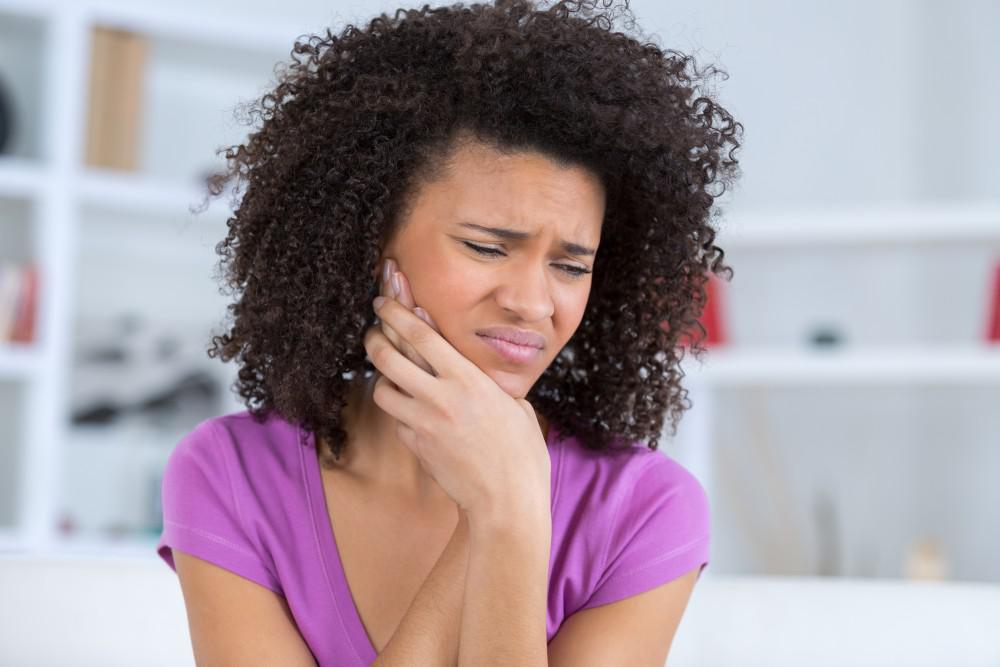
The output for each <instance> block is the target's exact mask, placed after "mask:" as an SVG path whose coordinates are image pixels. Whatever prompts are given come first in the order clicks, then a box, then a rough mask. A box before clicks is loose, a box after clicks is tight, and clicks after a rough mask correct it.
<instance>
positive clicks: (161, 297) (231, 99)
mask: <svg viewBox="0 0 1000 667" xmlns="http://www.w3.org/2000/svg"><path fill="white" fill-rule="evenodd" d="M96 26H101V27H108V28H118V29H122V30H127V31H132V32H137V33H141V34H142V35H144V36H145V37H146V38H147V39H148V43H149V57H148V61H147V64H146V69H145V77H144V90H143V91H142V97H143V102H144V104H143V105H142V112H143V113H142V133H141V141H140V153H139V156H138V157H139V169H138V170H137V171H135V172H127V173H126V172H119V171H116V170H110V169H99V168H94V167H89V166H86V165H85V163H84V138H85V131H86V114H87V94H88V93H87V91H88V85H89V83H88V81H89V71H90V36H91V29H92V28H93V27H96ZM317 27H318V26H317ZM305 32H309V26H303V25H294V26H293V25H291V24H289V25H280V23H275V22H274V21H266V22H264V21H261V22H253V21H249V20H247V19H246V18H245V17H233V16H231V15H224V14H216V15H213V14H212V10H211V9H206V10H205V11H199V12H198V13H197V14H192V13H189V12H185V11H183V10H179V9H178V10H174V9H165V8H162V7H160V8H157V7H148V6H146V7H142V6H130V5H127V4H126V3H109V2H83V3H77V2H70V1H68V0H49V1H37V0H30V1H26V0H0V78H2V79H3V82H4V83H5V84H7V87H8V88H10V91H9V92H10V93H11V94H12V96H13V98H14V101H15V109H14V111H15V123H17V129H16V131H17V134H16V135H15V137H14V139H15V140H14V142H13V144H12V145H11V146H10V151H9V152H7V153H5V154H3V155H0V261H2V260H16V261H21V260H25V261H34V262H35V263H36V264H37V265H38V267H39V273H40V278H41V284H40V294H39V303H38V312H37V316H36V340H35V341H34V342H33V343H32V344H30V345H16V344H10V343H0V550H17V551H29V552H45V553H60V554H67V555H70V554H74V553H90V552H99V553H107V554H113V553H118V554H123V555H126V554H127V555H138V556H142V557H153V553H152V545H153V543H154V542H155V539H156V534H158V533H156V531H155V530H154V528H155V527H154V526H150V525H149V524H148V520H149V514H150V512H151V510H152V509H153V508H152V507H151V506H150V498H149V496H148V493H146V492H147V491H148V490H149V488H150V485H151V484H153V483H154V482H155V480H156V477H155V471H156V470H157V468H158V467H159V468H162V465H163V463H164V462H165V460H166V456H167V455H168V454H169V451H170V448H171V447H172V445H173V444H174V443H175V442H176V440H177V438H178V437H179V434H180V433H181V432H183V431H184V430H185V428H184V427H185V425H184V424H177V425H174V426H173V427H172V428H170V427H163V428H159V429H157V428H155V427H154V426H152V425H145V424H143V423H141V420H139V419H129V418H127V417H126V418H121V419H119V420H118V421H117V422H116V424H117V427H116V428H111V429H104V430H102V429H100V428H91V427H82V426H80V425H74V424H73V421H72V419H71V415H72V412H73V407H74V406H73V400H74V386H75V385H74V383H75V382H79V381H80V378H79V377H76V376H77V375H78V366H77V363H78V361H79V360H78V354H79V351H78V350H77V344H78V342H79V341H78V338H79V334H80V332H81V327H85V326H87V325H90V324H94V323H96V322H101V321H105V320H107V319H109V318H111V317H113V316H115V315H117V314H120V313H124V312H126V311H128V312H133V313H141V314H143V315H144V316H148V317H149V318H150V321H151V322H157V321H163V319H165V318H166V317H168V316H169V317H172V318H173V319H174V320H175V321H176V322H175V323H176V327H175V328H176V329H177V330H191V331H195V332H201V334H200V335H201V336H202V339H204V340H205V341H206V343H207V337H208V335H209V334H210V332H211V331H210V330H214V328H216V327H217V326H218V324H219V322H220V320H221V318H222V315H223V308H222V304H223V301H222V298H221V297H220V296H219V295H218V293H217V285H216V284H215V283H214V281H213V279H212V277H211V273H212V271H213V270H214V268H215V261H216V259H217V257H215V256H214V252H213V247H214V244H215V242H217V241H218V240H219V239H221V237H222V236H224V232H225V225H224V222H225V220H226V218H227V217H228V214H229V209H228V205H227V204H228V202H227V201H226V200H227V197H225V196H223V197H222V198H220V199H219V200H213V202H212V204H211V206H210V207H209V208H208V209H207V210H206V211H204V212H202V213H201V214H199V215H197V216H195V215H192V214H191V212H190V210H189V207H191V206H197V205H199V204H200V203H201V200H202V194H203V192H202V183H203V178H204V176H205V174H206V173H207V172H208V171H210V170H217V169H220V168H221V167H223V166H224V161H223V158H222V157H220V156H217V155H216V154H215V151H216V149H218V148H221V147H224V146H227V145H230V144H235V143H239V141H240V140H241V138H242V137H243V136H244V135H245V133H246V131H247V128H245V127H243V126H241V125H239V124H238V123H237V122H236V121H235V120H234V118H233V113H232V112H233V109H234V108H235V107H236V105H237V104H238V103H239V102H242V101H247V100H252V99H256V98H257V97H259V95H260V94H261V93H262V92H263V91H264V90H265V89H267V88H269V87H270V84H271V83H272V80H273V77H274V70H273V68H274V65H275V64H276V63H278V62H279V61H281V62H284V61H287V60H288V57H289V52H290V50H291V47H292V44H293V43H294V41H295V38H296V37H298V36H299V35H300V34H302V33H305ZM14 209H16V211H15V213H14V214H12V213H10V211H12V210H14ZM13 240H16V243H14V244H11V243H9V242H10V241H13ZM15 247H16V252H15V250H14V249H15ZM116 304H117V307H120V308H122V309H123V310H121V311H119V310H116ZM204 366H205V371H206V372H208V373H211V374H213V375H214V376H215V377H216V379H217V382H218V384H219V386H221V387H223V388H224V389H228V385H229V384H230V383H231V382H232V380H233V379H234V378H235V371H234V370H232V369H229V368H226V367H223V365H222V364H220V363H219V362H218V361H211V360H208V359H207V358H206V359H205V364H204ZM219 400H220V403H219V408H218V409H220V410H223V411H230V410H237V409H241V407H242V406H241V405H240V404H238V403H236V401H235V399H233V398H232V397H231V396H230V395H229V393H228V391H223V395H221V396H220V397H219ZM112 473H113V474H112ZM26 479H30V480H32V484H31V485H22V484H20V481H21V480H26ZM116 494H117V495H116ZM123 508H124V509H123ZM125 510H127V512H126V511H125ZM67 511H73V512H79V516H77V517H76V519H77V525H78V529H77V530H75V531H73V532H71V533H66V532H64V531H62V530H60V527H59V523H60V520H61V519H62V518H64V514H65V513H66V512H67ZM123 512H125V513H124V514H123ZM154 533H156V534H154Z"/></svg>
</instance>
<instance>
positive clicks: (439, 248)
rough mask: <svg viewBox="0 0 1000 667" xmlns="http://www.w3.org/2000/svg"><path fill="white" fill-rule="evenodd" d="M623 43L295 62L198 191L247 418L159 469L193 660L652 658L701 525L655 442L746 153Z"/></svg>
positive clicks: (670, 70) (166, 535) (516, 29)
mask: <svg viewBox="0 0 1000 667" xmlns="http://www.w3.org/2000/svg"><path fill="white" fill-rule="evenodd" d="M623 9H624V10H626V11H627V9H628V8H627V5H626V6H625V7H623ZM612 28H613V21H612V17H609V15H607V14H605V13H601V12H596V13H595V12H594V11H593V8H592V7H590V6H581V5H579V4H577V3H559V4H557V5H555V6H553V7H551V8H549V9H547V10H540V9H538V8H536V7H534V6H532V5H531V4H530V3H529V2H526V1H510V2H507V1H500V2H497V3H496V5H495V6H494V5H473V6H471V7H462V6H460V5H456V6H452V7H449V8H436V9H430V8H428V7H426V6H425V7H424V8H423V9H421V10H408V11H405V12H404V11H403V10H400V11H399V12H397V14H396V15H395V17H392V18H390V17H388V16H386V15H382V16H380V17H378V18H376V19H374V20H373V21H371V23H370V24H369V25H368V27H367V28H366V29H364V30H359V29H357V28H355V27H353V26H348V27H347V28H346V29H345V30H344V31H343V32H342V33H341V34H340V35H338V36H334V35H332V34H331V33H330V32H329V31H328V32H327V34H326V36H325V37H319V36H313V37H310V38H309V39H308V40H305V41H300V42H299V43H297V44H296V45H295V48H294V53H295V54H296V56H303V58H301V59H299V58H298V57H296V58H295V62H294V63H293V64H292V65H291V66H289V67H288V68H287V69H286V70H285V71H284V72H283V73H282V74H281V78H280V81H279V83H278V85H277V87H276V88H275V89H274V91H272V92H271V93H269V94H268V95H266V96H264V98H263V99H262V100H261V102H260V104H259V105H258V106H257V107H256V109H255V114H251V116H254V115H256V116H257V118H258V119H260V120H261V121H262V123H261V124H260V127H259V128H258V129H257V130H256V131H254V132H253V133H252V134H251V135H250V137H249V139H248V141H247V142H246V143H245V144H243V145H240V146H236V147H232V148H230V149H229V150H228V151H227V153H226V156H227V158H228V159H229V164H230V168H229V170H228V172H227V173H225V174H220V175H219V176H218V177H217V178H216V179H214V180H213V181H212V183H211V189H210V192H211V193H212V194H215V195H218V194H220V193H221V192H222V189H223V186H224V184H225V183H226V182H227V181H228V180H230V179H232V178H239V179H240V181H241V182H243V183H245V184H246V189H245V192H244V193H243V195H242V198H241V200H240V202H239V207H238V209H237V210H236V211H235V213H234V215H233V218H232V219H231V220H230V229H229V234H228V236H227V238H226V239H225V240H224V241H223V242H222V243H221V244H220V245H219V247H218V250H219V251H220V253H221V254H222V255H223V256H224V257H225V259H226V260H227V274H226V278H227V281H228V284H229V286H230V287H231V288H233V290H234V291H236V292H237V293H238V298H237V299H236V301H235V302H234V303H233V305H231V306H230V310H231V312H232V314H233V315H234V321H233V324H232V327H231V329H230V330H229V331H228V332H227V333H226V334H224V335H222V336H217V337H216V338H215V339H214V341H213V342H214V346H213V347H212V349H210V351H209V353H210V355H213V356H215V355H218V356H221V358H222V359H223V360H224V361H228V360H230V359H233V358H236V359H238V360H239V362H240V364H241V367H240V371H239V380H238V382H237V389H238V390H239V392H240V395H241V396H242V397H243V398H244V400H245V401H246V404H247V406H248V410H246V411H244V412H240V413H235V414H231V415H225V416H222V417H216V418H212V419H209V420H206V421H204V422H202V423H201V424H199V425H198V426H197V427H196V428H195V429H194V430H193V431H192V432H191V433H190V434H189V435H188V436H186V437H185V438H184V439H183V440H182V441H181V442H180V443H179V444H178V446H177V447H176V449H175V450H174V452H173V453H172V455H171V457H170V460H169V462H168V464H167V468H166V470H165V472H164V479H163V508H164V531H163V535H162V536H161V539H160V541H159V543H158V545H157V550H158V553H159V554H160V556H161V557H162V558H163V559H164V560H165V561H166V562H167V563H168V564H169V565H170V566H171V567H175V569H176V571H177V573H178V575H179V577H180V582H181V587H182V590H183V594H184V599H185V604H186V607H187V613H188V618H189V625H190V629H191V638H192V643H193V645H194V651H195V654H196V656H197V657H198V662H199V664H222V663H225V664H228V663H230V662H232V663H235V664H241V665H247V664H281V665H294V664H303V665H305V664H317V663H318V664H321V665H367V664H379V665H395V664H401V665H453V664H460V665H487V664H494V663H503V664H517V665H542V664H548V665H612V664H629V665H662V664H663V663H664V661H665V659H666V656H667V652H668V650H669V647H670V643H671V640H672V638H673V635H674V631H675V630H676V627H677V624H678V623H679V621H680V617H681V614H682V613H683V610H684V608H685V606H686V604H687V600H688V598H689V596H690V594H691V591H692V588H693V586H694V584H695V581H696V579H697V577H698V575H699V574H700V572H701V570H702V569H703V568H704V567H705V565H707V563H708V549H709V513H708V504H707V499H706V497H705V494H704V491H703V489H702V487H701V486H700V485H699V483H698V482H697V480H696V479H695V478H694V477H693V476H691V475H690V474H689V473H688V472H687V471H686V470H684V468H682V467H681V466H680V465H678V464H677V463H676V462H674V461H673V460H671V459H670V458H668V457H666V456H663V455H662V454H661V453H658V452H656V451H655V450H656V440H657V438H658V436H659V434H660V432H661V430H662V428H663V426H664V418H665V417H666V416H668V415H669V416H670V418H671V427H672V429H676V424H677V421H678V420H679V418H680V416H681V414H682V413H683V410H684V409H686V408H687V407H689V402H687V399H686V392H685V391H684V390H683V389H682V388H681V385H680V379H681V377H682V372H681V370H680V368H679V362H680V359H681V358H682V355H683V349H684V347H683V344H684V343H685V341H686V338H685V335H687V334H691V333H696V334H700V336H704V333H705V332H704V329H703V328H702V327H701V326H700V325H699V324H698V322H697V318H698V316H699V315H700V312H701V309H702V306H703V305H704V301H705V288H704V285H705V282H706V281H707V280H708V278H709V276H708V274H709V272H716V273H719V272H723V271H726V272H728V271H730V270H729V269H728V267H725V266H724V265H723V264H722V258H723V253H722V251H721V249H719V248H718V247H717V246H715V245H714V244H713V241H714V238H715V231H714V229H713V228H712V226H711V225H710V224H709V220H710V212H711V210H712V205H713V203H714V198H715V197H717V196H719V195H720V194H722V192H724V191H725V187H726V185H728V184H729V183H731V182H732V181H733V179H734V178H735V177H736V175H737V172H738V169H737V163H736V160H735V159H733V152H734V150H735V149H736V148H737V147H738V146H739V141H738V139H739V136H740V132H741V129H742V128H741V126H740V125H739V124H738V123H736V122H734V121H733V119H732V117H731V116H730V115H729V114H728V113H727V112H726V111H725V110H724V109H722V108H721V107H720V106H718V105H717V104H716V103H715V102H713V101H712V100H711V99H709V98H708V97H705V96H703V95H700V94H699V93H698V83H699V81H700V80H702V79H703V78H704V72H698V71H697V70H696V69H695V68H694V67H693V64H692V61H691V59H690V58H688V57H685V56H683V55H681V54H678V53H676V52H672V51H661V50H660V49H659V48H657V47H656V46H655V45H652V44H648V43H647V44H641V43H639V42H638V41H636V40H635V39H634V38H632V37H628V36H626V35H624V34H622V33H619V32H613V31H612ZM376 295H378V296H380V297H381V299H380V300H376V301H377V303H374V304H373V297H375V296H376ZM698 340H699V336H698V335H696V336H694V338H693V339H692V340H691V341H690V343H691V349H692V350H694V351H695V352H696V353H700V352H703V350H702V349H701V348H700V347H699V346H698ZM543 619H544V621H543Z"/></svg>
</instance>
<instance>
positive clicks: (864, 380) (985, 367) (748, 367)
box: [682, 345, 1000, 387]
mask: <svg viewBox="0 0 1000 667" xmlns="http://www.w3.org/2000/svg"><path fill="white" fill-rule="evenodd" d="M703 359H704V363H703V364H701V363H699V362H698V360H696V359H695V358H694V357H693V356H691V355H690V354H687V355H686V356H685V358H684V361H683V363H682V366H683V368H684V372H685V374H686V376H687V378H690V379H691V380H693V381H696V382H704V383H707V384H708V385H710V386H716V387H732V386H744V385H776V386H777V385H823V386H828V385H844V384H851V385H853V384H867V385H871V384H875V385H880V384H904V383H921V384H932V385H959V386H963V385H976V384H989V385H998V386H1000V345H994V346H986V345H969V346H930V345H898V346H884V347H881V346H880V347H865V348H853V349H831V350H816V351H810V350H801V351H787V350H784V351H783V350H780V349H746V350H739V349H727V348H722V347H717V348H708V351H707V352H706V353H705V355H704V356H703ZM687 378H686V379H687Z"/></svg>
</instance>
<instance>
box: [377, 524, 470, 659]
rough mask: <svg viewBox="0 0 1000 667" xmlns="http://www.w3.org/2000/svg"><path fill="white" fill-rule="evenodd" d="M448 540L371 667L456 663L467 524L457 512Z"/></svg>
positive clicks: (465, 565)
mask: <svg viewBox="0 0 1000 667" xmlns="http://www.w3.org/2000/svg"><path fill="white" fill-rule="evenodd" d="M458 514H459V519H458V526H456V528H455V532H454V533H452V535H451V540H450V541H449V542H448V545H447V546H446V547H445V548H444V551H443V552H442V553H441V556H439V557H438V560H437V563H435V564H434V569H432V570H431V572H430V574H429V575H427V579H425V580H424V583H423V585H422V586H421V587H420V590H419V591H418V592H417V595H416V597H415V598H413V602H412V603H410V607H409V609H407V610H406V614H405V615H404V616H403V620H402V621H400V622H399V627H398V628H396V632H395V633H393V635H392V638H391V639H390V640H389V643H388V644H386V647H385V649H384V650H383V651H382V652H381V653H379V654H378V657H376V658H375V662H373V663H372V665H373V667H394V666H396V665H441V666H443V667H454V666H455V665H457V664H458V637H459V631H460V628H459V626H460V624H461V622H462V600H463V594H464V591H465V576H466V568H467V567H468V563H469V522H468V518H467V515H466V513H465V512H462V511H460V512H459V513H458Z"/></svg>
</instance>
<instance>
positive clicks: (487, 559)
mask: <svg viewBox="0 0 1000 667" xmlns="http://www.w3.org/2000/svg"><path fill="white" fill-rule="evenodd" d="M546 509H548V508H547V507H546ZM469 522H470V551H469V569H468V573H467V574H466V581H465V604H464V605H463V609H462V623H461V639H460V641H459V658H458V664H459V665H460V666H463V667H464V666H471V665H475V666H476V667H480V666H485V665H519V666H520V665H523V666H524V667H541V666H542V665H547V664H548V656H547V649H548V647H547V642H546V630H545V617H546V609H547V598H548V575H549V571H548V568H549V552H550V549H551V544H552V517H551V515H549V514H548V513H547V512H545V513H542V514H538V513H527V512H522V513H516V512H510V511H501V512H499V513H497V514H496V515H495V516H494V517H476V516H471V517H470V518H469Z"/></svg>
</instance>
